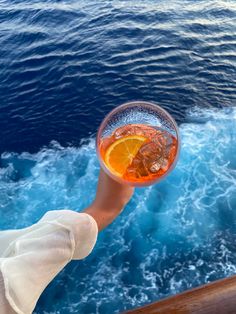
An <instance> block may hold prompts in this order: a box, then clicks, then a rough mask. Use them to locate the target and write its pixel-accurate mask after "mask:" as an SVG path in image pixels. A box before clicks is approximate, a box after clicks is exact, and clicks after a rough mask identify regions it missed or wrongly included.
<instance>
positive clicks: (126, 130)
mask: <svg viewBox="0 0 236 314" xmlns="http://www.w3.org/2000/svg"><path fill="white" fill-rule="evenodd" d="M133 134H136V135H138V134H137V133H136V127H135V126H134V125H132V124H127V125H123V126H121V127H119V128H118V129H116V130H115V132H114V137H115V138H116V139H119V138H121V137H124V136H128V135H133Z"/></svg>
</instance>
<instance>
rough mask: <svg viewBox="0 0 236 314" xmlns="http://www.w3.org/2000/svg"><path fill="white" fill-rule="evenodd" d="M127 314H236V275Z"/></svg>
mask: <svg viewBox="0 0 236 314" xmlns="http://www.w3.org/2000/svg"><path fill="white" fill-rule="evenodd" d="M125 313H126V314H144V313H145V314H236V275H235V276H232V277H229V278H225V279H221V280H217V281H214V282H212V283H209V284H206V285H203V286H200V287H197V288H194V289H191V290H187V291H185V292H183V293H180V294H177V295H175V296H171V297H169V298H166V299H163V300H161V301H158V302H154V303H151V304H149V305H146V306H143V307H140V308H137V309H134V310H131V311H128V312H125Z"/></svg>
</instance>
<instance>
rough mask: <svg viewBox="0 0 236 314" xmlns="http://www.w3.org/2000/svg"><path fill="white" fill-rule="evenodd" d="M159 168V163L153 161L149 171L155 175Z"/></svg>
mask: <svg viewBox="0 0 236 314" xmlns="http://www.w3.org/2000/svg"><path fill="white" fill-rule="evenodd" d="M160 168H161V164H160V162H159V161H155V162H154V163H152V164H151V165H150V167H149V170H150V171H151V172H152V173H156V172H158V171H159V170H160Z"/></svg>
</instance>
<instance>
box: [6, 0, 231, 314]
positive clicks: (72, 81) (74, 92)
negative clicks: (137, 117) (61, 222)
mask: <svg viewBox="0 0 236 314" xmlns="http://www.w3.org/2000/svg"><path fill="white" fill-rule="evenodd" d="M235 21H236V4H235V1H234V0H228V1H223V0H212V1H204V0H201V1H200V0H199V1H192V0H175V1H166V0H158V1H153V0H142V1H141V0H136V1H131V0H127V1H124V0H103V1H95V0H80V1H78V0H66V1H65V0H60V1H58V0H43V1H42V0H33V1H29V0H0V68H1V71H0V155H1V158H0V229H8V228H21V227H25V226H28V225H30V224H32V223H34V222H36V221H37V220H38V219H39V218H40V217H41V216H42V215H43V214H44V213H45V212H46V211H47V210H51V209H60V208H71V209H74V210H77V211H80V210H82V209H83V208H85V207H86V206H87V205H88V204H90V202H91V201H92V199H93V197H94V195H95V190H96V183H97V177H98V173H99V164H98V161H97V157H96V154H95V147H94V146H95V145H94V135H95V133H96V130H97V128H98V126H99V124H100V123H101V121H102V119H103V118H104V115H105V114H106V113H108V112H109V111H110V110H112V109H113V108H115V107H116V106H118V105H120V104H122V103H124V102H127V101H131V100H147V101H151V102H156V103H158V104H159V105H160V106H162V107H163V108H165V109H166V110H167V111H168V112H169V113H171V115H173V117H174V118H175V119H176V121H177V122H178V123H179V124H181V125H180V133H181V140H182V148H181V154H180V159H179V163H178V165H177V167H176V169H175V170H174V171H173V173H171V175H170V176H169V177H167V178H166V179H165V180H164V181H162V182H161V183H159V184H157V185H155V186H151V187H147V188H143V189H137V190H136V192H135V195H134V197H133V199H132V200H131V202H130V203H129V205H128V206H127V207H126V208H125V210H124V212H123V213H122V215H121V216H120V217H119V218H118V219H117V220H116V221H115V222H114V223H113V224H112V225H111V226H110V227H109V228H107V229H106V230H105V231H103V232H102V233H101V234H100V235H99V238H98V242H97V244H96V247H95V249H94V251H93V252H92V254H91V255H90V256H89V257H88V258H86V259H85V260H83V261H79V262H72V263H70V265H68V266H67V267H66V268H65V269H64V270H63V272H62V273H60V274H59V275H58V276H57V277H56V279H55V280H54V281H53V282H52V283H51V284H50V285H49V287H48V288H47V289H46V291H45V292H44V293H43V295H42V297H41V298H40V300H39V303H38V305H37V307H36V309H35V313H36V314H49V313H50V314H59V313H63V314H72V313H73V314H75V313H81V314H93V313H99V314H113V313H118V312H121V311H122V310H125V309H129V308H133V307H137V306H140V305H143V304H146V303H149V302H151V301H155V300H158V299H160V298H163V297H165V296H169V295H172V294H175V293H177V292H180V291H183V290H186V289H188V288H192V287H195V286H197V285H201V284H203V283H206V282H210V281H213V280H215V279H218V278H222V277H225V276H229V275H231V274H235V273H236V262H235V261H236V244H235V243H236V241H235V240H236V239H235V238H236V226H235V223H236V217H235V209H236V205H235V203H236V196H235V195H236V193H235V192H236V191H235V184H236V183H235V171H236V170H235V169H236V157H235V156H236V151H235V149H236V148H235V146H236V145H235V142H236V141H235V140H236V139H235V129H236V128H235V125H236V121H235V114H236V113H235V109H233V108H231V107H233V106H235V105H236V94H235V91H236V63H235V61H236V57H235V49H236V41H235V34H236V23H235ZM193 108H195V109H193ZM190 112H191V113H190ZM81 139H82V143H81Z"/></svg>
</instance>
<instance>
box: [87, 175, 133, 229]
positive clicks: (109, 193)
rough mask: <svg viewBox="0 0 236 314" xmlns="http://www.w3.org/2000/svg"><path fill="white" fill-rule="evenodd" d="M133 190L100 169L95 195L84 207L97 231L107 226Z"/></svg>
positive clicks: (120, 210)
mask: <svg viewBox="0 0 236 314" xmlns="http://www.w3.org/2000/svg"><path fill="white" fill-rule="evenodd" d="M133 192H134V188H133V187H131V186H129V185H125V184H121V183H118V182H117V181H115V180H113V179H112V178H111V177H109V176H108V175H107V174H106V173H105V171H104V170H103V169H101V170H100V175H99V179H98V185H97V193H96V197H95V199H94V201H93V202H92V204H91V205H90V206H89V207H88V208H86V209H85V213H87V214H89V215H91V216H92V217H93V218H94V219H95V221H96V223H97V225H98V231H101V230H102V229H104V228H105V227H107V226H108V225H109V224H110V223H111V222H112V221H113V220H114V219H115V218H116V217H117V216H118V215H119V214H120V213H121V212H122V210H123V208H124V206H125V205H126V204H127V203H128V202H129V200H130V198H131V197H132V195H133Z"/></svg>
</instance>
